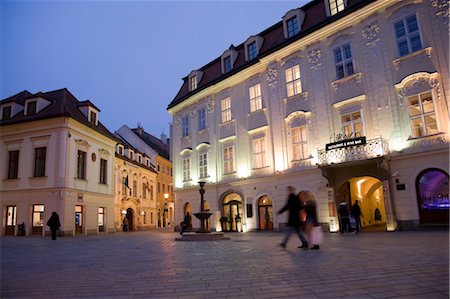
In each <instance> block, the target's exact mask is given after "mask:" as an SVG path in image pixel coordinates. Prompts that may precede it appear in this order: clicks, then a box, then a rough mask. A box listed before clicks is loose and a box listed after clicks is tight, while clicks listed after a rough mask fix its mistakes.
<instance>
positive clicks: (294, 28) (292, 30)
mask: <svg viewBox="0 0 450 299" xmlns="http://www.w3.org/2000/svg"><path fill="white" fill-rule="evenodd" d="M287 33H288V37H291V36H294V35H296V34H297V33H298V20H297V17H293V18H291V19H289V20H288V21H287Z"/></svg>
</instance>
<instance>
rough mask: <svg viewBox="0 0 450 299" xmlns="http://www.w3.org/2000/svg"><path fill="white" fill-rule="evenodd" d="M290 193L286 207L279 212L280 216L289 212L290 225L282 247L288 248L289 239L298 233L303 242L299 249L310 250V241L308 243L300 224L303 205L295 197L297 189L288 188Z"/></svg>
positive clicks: (288, 224)
mask: <svg viewBox="0 0 450 299" xmlns="http://www.w3.org/2000/svg"><path fill="white" fill-rule="evenodd" d="M287 192H288V194H289V195H288V199H287V203H286V205H285V206H284V207H283V208H281V210H279V211H278V214H281V213H283V212H285V211H286V210H288V211H289V217H288V223H287V228H286V234H285V236H284V239H283V241H282V242H281V244H280V246H281V247H283V248H286V244H287V242H288V241H289V238H290V237H291V235H292V234H293V233H297V235H298V237H299V238H300V241H301V242H302V246H300V247H299V248H304V249H307V248H308V241H306V239H305V236H304V235H303V233H302V231H301V227H300V225H301V223H300V215H299V214H300V210H301V203H300V199H299V198H298V197H297V196H296V195H295V188H294V187H292V186H288V187H287Z"/></svg>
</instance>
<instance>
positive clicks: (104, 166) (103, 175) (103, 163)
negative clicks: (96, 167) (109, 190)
mask: <svg viewBox="0 0 450 299" xmlns="http://www.w3.org/2000/svg"><path fill="white" fill-rule="evenodd" d="M107 174H108V161H107V160H105V159H100V184H106V182H107Z"/></svg>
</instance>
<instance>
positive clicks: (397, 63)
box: [392, 47, 432, 71]
mask: <svg viewBox="0 0 450 299" xmlns="http://www.w3.org/2000/svg"><path fill="white" fill-rule="evenodd" d="M431 50H432V47H427V48H423V49H420V50H418V51H416V52H413V53H410V54H408V55H405V56H401V57H399V58H397V59H394V60H392V64H394V66H395V70H396V71H398V70H399V68H400V64H401V63H402V62H404V61H405V60H409V59H410V58H413V57H417V56H419V55H422V54H423V55H425V56H426V57H428V58H431Z"/></svg>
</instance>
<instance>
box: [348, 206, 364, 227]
mask: <svg viewBox="0 0 450 299" xmlns="http://www.w3.org/2000/svg"><path fill="white" fill-rule="evenodd" d="M350 212H351V213H352V216H353V218H355V222H356V227H355V232H356V233H359V232H360V231H361V229H362V227H361V217H363V214H362V213H361V208H360V207H359V204H358V200H356V201H355V203H354V204H353V206H352V209H351V211H350Z"/></svg>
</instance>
